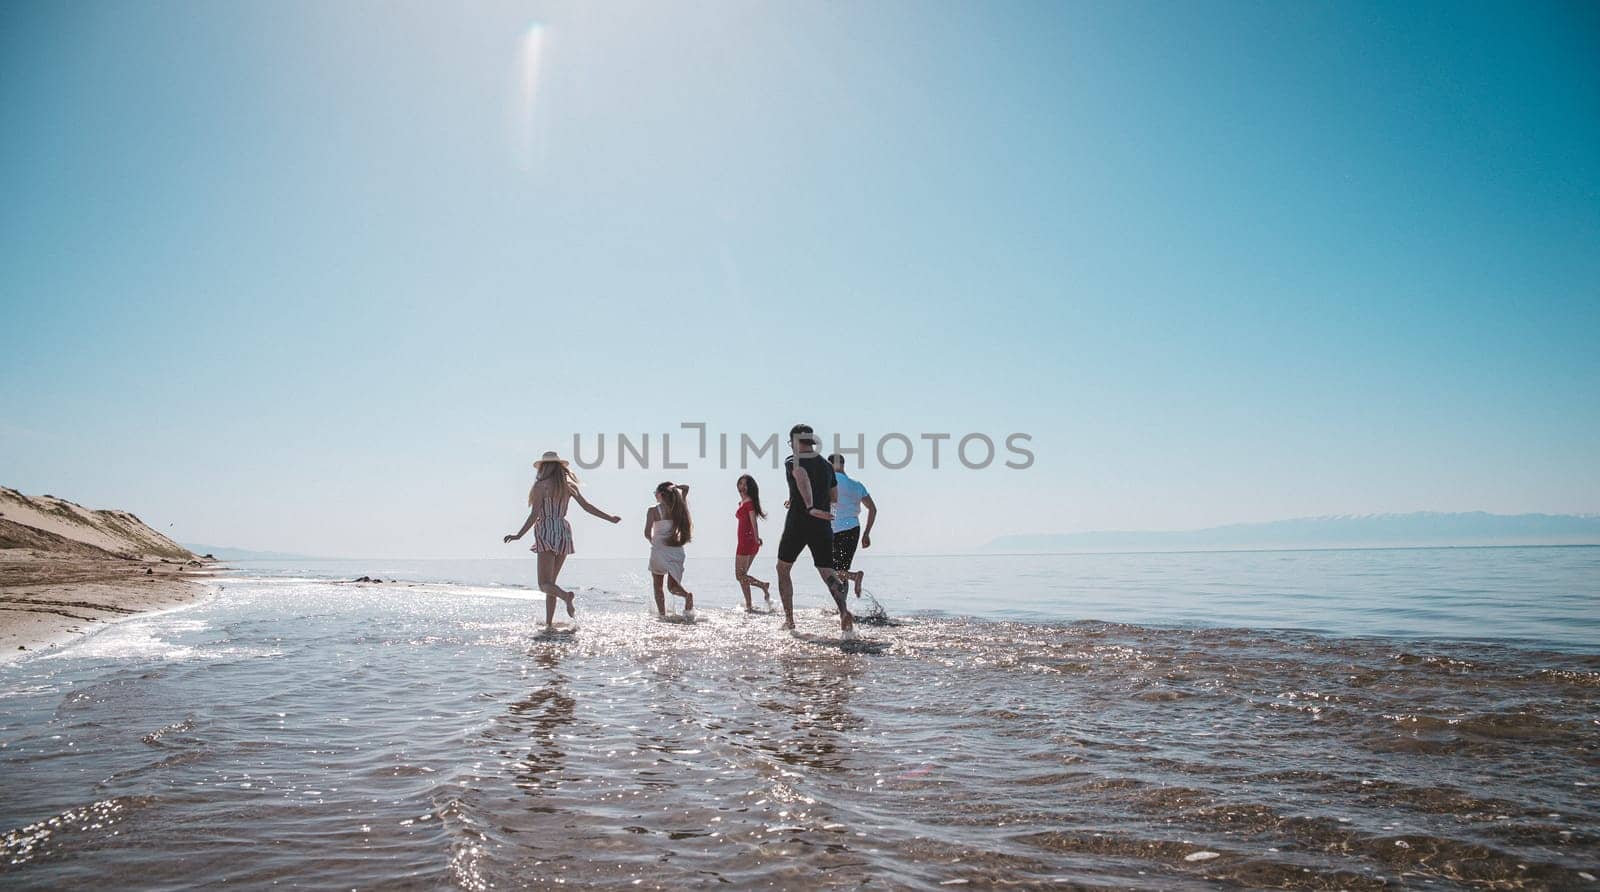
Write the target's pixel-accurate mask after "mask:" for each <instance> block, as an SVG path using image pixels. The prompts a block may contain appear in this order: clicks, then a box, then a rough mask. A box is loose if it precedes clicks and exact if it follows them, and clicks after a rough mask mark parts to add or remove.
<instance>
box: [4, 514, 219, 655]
mask: <svg viewBox="0 0 1600 892" xmlns="http://www.w3.org/2000/svg"><path fill="white" fill-rule="evenodd" d="M212 566H213V562H210V561H207V560H205V559H203V558H202V557H200V556H199V555H196V554H194V553H192V552H190V551H189V550H188V549H186V548H184V547H183V546H181V545H179V544H177V543H176V542H173V541H172V540H171V539H168V538H167V537H165V536H163V535H161V534H160V533H157V532H156V531H155V530H152V529H150V528H149V527H148V526H146V525H145V524H144V523H143V522H142V521H140V520H139V518H138V517H136V516H135V515H133V514H130V513H128V512H126V511H112V510H90V509H87V508H84V507H83V506H81V505H77V504H75V503H73V502H69V501H67V500H65V499H59V498H56V497H54V496H27V495H24V494H23V493H21V492H18V491H17V490H14V489H10V488H5V487H0V662H9V661H11V660H14V659H17V658H18V657H21V656H25V655H27V654H28V653H30V652H36V651H39V650H41V649H49V648H52V647H59V646H60V645H62V644H63V643H65V642H68V641H71V640H72V639H73V638H76V637H80V636H83V635H88V634H91V633H93V632H95V631H97V630H99V629H101V628H103V627H104V626H105V625H106V624H108V623H112V622H116V621H117V620H119V619H125V618H127V617H130V616H135V615H138V614H141V613H147V612H150V611H154V610H170V609H172V608H174V607H180V606H183V605H185V604H188V603H191V602H193V601H195V600H196V599H198V598H200V597H201V596H203V595H204V594H206V592H207V591H209V589H208V588H207V587H206V585H205V580H206V578H207V577H209V576H211V575H212V572H213V571H212V569H211V568H212Z"/></svg>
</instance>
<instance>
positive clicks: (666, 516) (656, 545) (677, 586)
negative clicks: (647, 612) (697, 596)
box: [644, 480, 694, 622]
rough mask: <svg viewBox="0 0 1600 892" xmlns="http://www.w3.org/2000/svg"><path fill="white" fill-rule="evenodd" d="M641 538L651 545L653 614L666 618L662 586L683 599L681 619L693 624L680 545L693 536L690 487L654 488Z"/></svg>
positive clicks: (669, 485) (669, 483) (667, 485)
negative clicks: (653, 594)
mask: <svg viewBox="0 0 1600 892" xmlns="http://www.w3.org/2000/svg"><path fill="white" fill-rule="evenodd" d="M644 537H645V539H647V540H649V542H650V576H651V579H652V580H653V581H654V583H655V596H656V613H657V614H658V615H660V616H662V617H665V616H666V615H667V598H666V594H665V593H664V592H663V591H662V584H663V583H665V585H666V587H667V588H669V589H671V590H672V593H673V594H674V595H677V596H678V597H680V598H682V599H683V618H684V619H686V620H688V621H689V622H694V592H691V591H689V590H687V589H685V588H684V587H683V559H684V554H683V546H685V545H687V544H689V540H690V539H691V538H693V537H694V523H693V521H691V520H690V518H689V487H687V486H685V485H683V484H681V483H673V482H672V481H670V480H669V481H666V482H664V483H662V484H661V485H660V486H657V487H656V503H655V504H654V505H652V506H650V510H649V511H647V512H645V516H644Z"/></svg>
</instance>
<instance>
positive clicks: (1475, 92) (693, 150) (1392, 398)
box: [0, 0, 1600, 560]
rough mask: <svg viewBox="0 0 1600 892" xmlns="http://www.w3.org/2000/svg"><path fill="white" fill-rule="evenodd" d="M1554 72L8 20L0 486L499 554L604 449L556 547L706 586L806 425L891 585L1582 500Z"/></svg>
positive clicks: (1585, 433)
mask: <svg viewBox="0 0 1600 892" xmlns="http://www.w3.org/2000/svg"><path fill="white" fill-rule="evenodd" d="M1596 59H1600V7H1597V6H1595V5H1594V4H1585V3H1533V4H1526V3H1456V2H1451V3H1425V2H1417V3H1405V4H1392V3H1371V4H1369V3H1354V2H1342V3H1322V4H1309V3H1308V4H1280V3H1270V2H1261V3H1253V2H1207V3H1198V2H1196V3H1144V2H1129V3H1072V2H1049V3H1027V2H1001V3H949V2H916V3H909V2H908V3H899V2H882V0H875V2H865V3H849V4H844V3H799V2H795V3H779V2H761V3H735V2H695V3H688V2H681V3H661V2H644V3H621V2H599V3H512V2H490V0H484V2H478V3H474V4H470V5H468V6H466V7H463V8H456V7H453V6H451V5H448V4H435V3H424V2H415V3H406V2H399V3H376V2H361V0H351V2H341V3H304V2H294V0H274V2H253V0H241V2H236V3H226V4H218V3H203V2H182V0H165V2H141V3H122V2H41V3H33V2H13V3H7V4H4V5H0V128H3V130H0V132H3V134H4V138H3V139H0V194H3V195H4V196H5V201H3V202H0V484H4V485H9V486H13V487H17V488H20V489H22V490H23V491H25V492H29V493H35V494H37V493H51V494H54V495H58V496H62V497H64V498H69V499H72V500H74V501H78V502H81V503H83V504H86V505H89V506H91V507H117V508H125V509H128V510H131V511H134V512H135V513H137V514H139V515H140V516H141V517H142V518H144V519H145V520H146V521H147V522H149V523H151V525H153V526H156V527H157V528H159V529H161V530H163V531H164V532H167V533H169V534H171V535H173V536H174V537H176V538H178V539H179V540H181V541H185V542H201V543H207V544H216V545H228V546H235V547H241V548H251V549H268V550H281V551H293V552H299V553H304V554H312V555H329V556H334V555H338V556H372V557H496V556H499V557H513V556H517V555H522V554H525V553H526V552H525V544H521V545H504V544H502V543H501V541H500V537H501V536H502V535H504V534H505V533H507V532H511V531H514V530H515V529H516V528H517V527H518V526H519V525H520V523H521V521H522V519H523V517H524V516H525V513H526V505H525V498H526V492H527V488H528V485H529V483H530V482H531V477H532V468H531V466H530V463H531V461H532V460H533V459H534V458H536V457H538V455H539V454H540V453H542V452H544V451H545V450H547V449H555V450H558V451H560V452H561V453H563V454H570V453H571V451H572V449H573V445H574V437H575V435H576V436H577V437H579V438H580V440H581V444H582V446H583V448H584V450H585V451H586V452H588V453H590V454H592V452H593V450H594V448H595V446H596V443H597V437H598V435H600V434H602V433H604V434H605V435H606V436H607V440H608V448H609V451H608V453H607V458H608V462H607V464H606V465H604V466H602V467H600V468H596V469H594V470H588V471H583V472H582V476H583V478H584V484H585V491H586V492H587V493H588V496H589V498H590V499H591V500H592V501H593V502H595V503H596V504H597V505H599V506H600V507H601V508H603V509H605V510H607V511H611V512H615V513H617V514H621V515H623V517H624V522H623V523H622V524H620V525H618V526H616V527H612V526H610V525H608V524H605V523H603V522H601V521H598V520H595V519H593V518H589V517H587V516H584V515H581V514H575V515H574V516H573V518H572V520H573V525H574V529H575V536H576V540H577V543H578V550H579V553H580V554H594V555H605V556H626V555H631V554H638V555H639V556H640V559H641V560H643V555H644V553H645V551H646V546H645V544H644V543H643V541H642V536H641V527H642V518H643V512H644V510H645V509H646V508H647V507H648V506H649V504H650V499H651V495H650V494H651V490H652V488H653V487H654V485H655V483H656V482H658V481H660V480H664V479H672V480H675V481H679V482H686V483H688V484H690V485H691V487H692V491H691V498H690V504H691V507H692V508H693V509H694V511H695V517H696V521H697V526H698V533H697V536H696V538H695V541H694V542H693V543H692V544H691V545H690V549H691V551H698V552H699V553H701V554H705V555H716V554H731V553H732V549H733V538H734V537H733V530H734V527H733V510H734V508H735V505H736V503H737V497H736V495H735V491H734V480H735V478H736V477H737V475H738V473H739V469H738V468H737V459H736V458H735V461H734V462H733V464H734V467H730V468H722V467H719V462H718V461H716V447H715V442H716V440H715V438H716V437H717V435H718V434H722V433H727V434H729V435H730V436H731V437H732V438H733V440H734V442H735V443H737V440H738V436H739V435H740V434H741V433H749V434H751V435H752V436H753V437H754V438H755V439H757V440H763V439H765V438H766V437H767V436H769V435H770V434H772V433H774V432H785V431H787V430H788V428H789V426H790V425H791V424H794V423H796V422H806V423H810V424H812V425H814V426H815V427H816V428H817V430H818V431H819V432H821V433H822V435H823V437H824V440H825V441H830V440H831V438H832V436H833V435H835V434H839V435H841V437H842V438H843V439H844V441H845V442H846V443H854V441H855V438H856V436H858V435H859V436H862V437H865V438H866V441H867V444H868V454H867V456H866V459H867V460H866V462H865V467H861V468H859V469H858V471H857V476H858V477H859V479H861V480H863V481H864V482H865V483H866V484H867V486H868V487H869V488H870V490H871V491H872V493H873V495H874V498H875V501H877V502H878V504H879V505H880V508H881V509H882V511H883V514H882V520H881V522H880V523H879V525H878V527H877V529H876V530H875V535H874V539H875V543H874V544H875V547H876V548H878V549H880V550H882V551H884V552H889V553H908V554H916V553H957V554H958V553H964V552H966V551H971V550H974V549H977V548H979V547H981V546H982V545H983V544H984V543H986V542H988V541H989V540H990V539H992V538H994V537H996V536H999V535H1004V534H1012V533H1049V532H1078V531H1086V530H1106V529H1138V530H1160V529H1186V528H1194V527H1203V526H1209V525H1213V524H1222V523H1235V522H1247V521H1264V520H1273V519H1278V518H1284V517H1297V516H1308V515H1322V514H1342V513H1368V512H1404V511H1417V510H1433V511H1470V510H1485V511H1492V512H1502V513H1519V512H1551V513H1565V512H1573V513H1578V512H1595V511H1600V461H1597V458H1600V396H1597V395H1600V350H1597V349H1596V344H1597V343H1600V66H1597V65H1596V64H1595V60H1596ZM684 423H703V424H705V425H706V426H707V431H708V433H710V435H711V437H712V444H711V445H712V449H711V450H709V455H708V458H707V459H704V460H702V459H700V458H699V457H698V455H692V456H690V457H691V459H692V460H690V461H689V462H688V465H689V467H687V468H682V469H666V468H663V467H661V465H660V454H659V450H660V438H661V435H662V434H663V433H668V434H671V435H672V448H673V453H674V459H675V460H678V458H679V456H682V455H688V454H689V450H688V447H689V446H690V444H691V443H692V442H693V441H694V439H695V434H694V432H692V431H685V430H684V429H682V427H681V425H682V424H684ZM619 433H626V434H627V435H629V436H630V437H633V438H635V439H636V440H637V439H638V438H639V437H640V436H641V435H643V434H646V433H649V434H650V435H651V439H652V441H653V448H654V450H655V452H654V454H653V455H652V456H651V459H652V465H651V467H649V468H638V467H635V466H634V464H635V463H633V462H631V461H630V462H629V467H627V468H626V469H618V468H617V466H616V452H615V438H616V436H617V435H618V434H619ZM896 433H899V434H904V435H905V436H906V437H908V438H909V439H910V440H911V442H912V444H913V452H912V460H911V462H910V463H909V464H908V465H907V466H906V467H904V468H901V469H897V470H895V469H889V468H886V467H883V466H882V465H881V464H880V463H879V462H878V460H877V456H876V455H875V454H873V453H874V452H875V450H874V449H873V447H874V446H875V445H876V443H877V442H878V441H879V439H880V438H881V437H884V436H886V435H891V434H896ZM938 433H949V434H952V435H953V439H952V440H950V441H945V442H944V443H943V446H942V455H941V462H940V466H939V467H938V468H934V467H932V462H931V446H932V441H930V440H927V439H923V438H922V435H923V434H938ZM1017 433H1021V434H1026V435H1027V436H1028V437H1029V439H1028V440H1027V441H1025V446H1026V448H1027V449H1029V450H1030V452H1031V453H1032V455H1033V460H1032V462H1031V464H1030V465H1029V466H1028V467H1026V468H1022V469H1013V468H1006V467H1004V465H1003V463H1004V461H1005V460H1006V459H1008V458H1010V459H1015V458H1016V456H1015V455H1014V454H1011V453H1007V452H1006V450H1005V439H1006V437H1008V436H1010V435H1012V434H1017ZM968 434H982V435H984V436H987V437H990V438H991V439H992V440H993V441H994V442H995V443H996V445H997V447H998V455H997V458H996V459H995V461H994V463H992V464H991V465H990V466H988V467H985V468H980V469H969V468H966V467H963V466H962V465H961V464H960V463H959V462H957V461H954V460H952V450H953V447H954V445H955V442H956V440H958V439H959V438H961V437H963V436H965V435H968ZM979 446H981V443H980V441H973V448H974V452H973V456H972V457H973V458H974V460H976V459H978V458H981V457H982V456H981V454H978V453H979V451H981V450H979ZM888 450H889V451H888V456H889V458H890V460H891V461H893V462H898V461H899V460H900V457H901V453H902V451H903V447H902V446H900V445H898V443H897V441H891V442H890V444H889V446H888ZM735 452H737V450H735ZM752 473H753V474H755V475H756V477H757V479H758V480H759V481H761V482H762V483H763V486H764V491H765V493H766V494H767V503H768V506H769V507H778V503H779V502H780V501H781V497H780V496H779V495H778V494H779V493H780V492H781V488H782V486H783V479H782V475H781V472H779V471H775V470H774V469H773V468H772V467H771V462H770V455H769V456H768V457H767V459H766V460H765V463H764V464H761V465H760V466H759V467H756V468H753V469H752ZM779 522H781V520H780V518H779V516H778V514H777V513H774V514H773V516H772V518H771V520H770V521H769V524H768V526H769V529H768V531H767V532H766V533H765V538H766V539H767V540H768V541H769V543H772V544H775V543H776V540H777V528H776V525H777V523H779ZM769 547H771V546H770V545H769Z"/></svg>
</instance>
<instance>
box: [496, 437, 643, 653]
mask: <svg viewBox="0 0 1600 892" xmlns="http://www.w3.org/2000/svg"><path fill="white" fill-rule="evenodd" d="M533 468H534V474H535V478H536V479H535V480H534V482H533V486H532V487H530V488H529V489H528V519H527V520H526V521H525V522H523V524H522V529H520V530H517V531H516V532H515V533H512V534H510V535H509V536H506V537H505V540H504V541H506V542H512V541H515V540H517V539H521V538H522V537H523V536H525V535H527V532H528V530H529V529H532V530H533V548H531V549H529V550H530V551H532V552H533V553H534V554H537V555H538V556H539V591H542V592H544V627H545V628H546V629H551V628H554V627H555V619H556V601H557V600H560V601H563V602H565V603H566V605H567V616H577V615H578V612H577V610H576V609H574V607H573V603H572V592H569V591H567V590H566V589H564V588H562V587H561V586H559V585H556V577H557V576H559V575H561V566H562V565H563V564H565V563H566V562H567V555H569V554H572V552H573V547H572V524H570V523H568V522H567V505H568V504H569V503H570V502H571V501H576V502H577V503H578V505H579V506H581V507H582V508H583V510H585V511H587V512H589V513H590V514H593V515H594V516H595V517H598V518H600V519H601V520H606V521H610V522H611V523H621V522H622V518H621V517H618V516H617V515H615V514H607V513H605V512H604V511H601V510H600V509H599V508H596V507H595V506H593V505H591V504H589V500H588V499H585V498H584V497H583V493H581V492H579V491H578V475H577V474H574V473H573V472H572V468H571V467H570V466H568V465H567V460H566V459H564V458H562V457H561V456H559V455H556V454H555V453H554V452H546V453H545V454H544V455H543V456H542V457H540V459H539V460H538V461H536V462H534V463H533Z"/></svg>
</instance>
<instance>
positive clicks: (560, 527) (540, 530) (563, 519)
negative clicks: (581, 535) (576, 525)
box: [528, 486, 572, 554]
mask: <svg viewBox="0 0 1600 892" xmlns="http://www.w3.org/2000/svg"><path fill="white" fill-rule="evenodd" d="M566 515H567V499H566V497H564V496H558V495H556V494H555V487H553V486H549V487H546V488H545V490H544V492H543V493H542V494H541V496H540V499H539V518H538V520H535V521H534V522H533V547H532V548H530V549H528V550H529V551H532V552H535V553H540V552H544V553H548V554H571V553H572V524H570V523H567V516H566Z"/></svg>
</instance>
